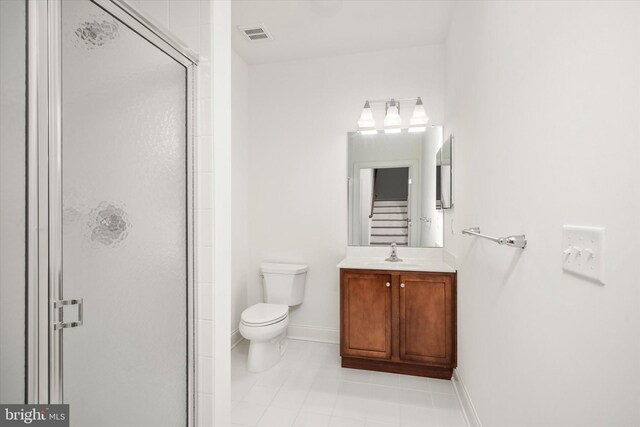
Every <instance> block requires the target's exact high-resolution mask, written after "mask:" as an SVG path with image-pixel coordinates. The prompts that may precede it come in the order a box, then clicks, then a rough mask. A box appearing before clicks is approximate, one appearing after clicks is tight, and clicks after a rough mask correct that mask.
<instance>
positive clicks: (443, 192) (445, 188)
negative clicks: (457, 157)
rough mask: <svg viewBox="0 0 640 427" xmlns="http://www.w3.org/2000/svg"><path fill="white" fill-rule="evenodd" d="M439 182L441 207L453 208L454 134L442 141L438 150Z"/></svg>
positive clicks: (438, 189)
mask: <svg viewBox="0 0 640 427" xmlns="http://www.w3.org/2000/svg"><path fill="white" fill-rule="evenodd" d="M437 161H438V166H437V173H438V183H437V189H436V191H437V195H436V198H437V200H438V204H439V207H440V208H442V209H451V208H452V207H453V135H449V137H448V138H447V139H446V140H445V141H444V142H443V143H442V147H441V148H440V150H438V156H437Z"/></svg>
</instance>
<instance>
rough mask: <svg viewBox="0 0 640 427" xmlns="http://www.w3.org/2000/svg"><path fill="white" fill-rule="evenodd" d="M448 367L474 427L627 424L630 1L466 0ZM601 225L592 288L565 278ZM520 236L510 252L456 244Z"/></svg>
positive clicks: (632, 147) (635, 51)
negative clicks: (453, 359) (454, 311)
mask: <svg viewBox="0 0 640 427" xmlns="http://www.w3.org/2000/svg"><path fill="white" fill-rule="evenodd" d="M447 78H448V81H447V98H446V114H445V116H446V119H447V120H446V123H445V134H446V135H448V134H449V132H453V134H454V135H455V137H456V147H455V163H456V164H455V168H456V189H455V191H456V206H455V210H454V212H450V213H449V214H448V215H447V216H448V218H447V220H446V221H445V230H447V229H449V225H450V223H449V220H451V219H452V218H453V219H454V229H455V234H450V233H447V232H446V231H445V237H446V241H445V247H446V248H447V249H448V250H449V251H451V252H453V253H454V254H455V255H457V263H458V268H459V277H458V284H459V288H458V316H459V320H458V340H459V353H458V354H459V368H458V369H459V372H460V374H461V376H462V378H463V380H464V382H465V383H466V386H467V388H468V390H469V393H470V396H471V398H472V399H473V402H474V404H475V407H476V409H477V412H478V414H479V417H480V419H481V421H482V423H483V424H484V425H485V426H491V427H500V426H505V427H514V426H558V427H560V426H562V427H572V426H580V427H586V426H616V427H625V426H629V427H631V426H637V425H640V409H639V408H640V405H639V401H640V393H639V384H640V372H639V371H640V349H639V342H640V341H639V339H638V337H639V336H640V286H639V279H638V278H639V277H640V270H639V267H638V266H639V265H640V264H639V263H638V261H637V253H638V242H639V241H640V233H639V230H640V228H638V218H639V217H640V215H639V214H640V197H639V196H640V125H639V123H640V121H639V120H638V114H639V112H640V4H638V3H633V2H628V3H622V2H620V3H614V2H610V3H599V2H585V3H583V2H566V3H565V2H562V3H561V2H477V3H473V2H469V3H464V4H460V5H459V6H458V7H457V9H456V11H455V13H454V18H453V23H452V26H451V29H450V34H449V37H448V43H447ZM563 224H580V225H593V226H604V227H606V228H607V231H606V242H607V254H606V271H607V280H606V285H604V286H602V285H599V284H597V283H593V282H589V281H585V280H583V279H580V278H578V277H575V276H571V275H568V274H564V273H563V272H562V269H561V250H562V248H561V227H562V225H563ZM471 226H480V227H481V228H482V230H483V231H485V232H487V233H490V234H500V235H501V234H507V233H514V234H515V233H526V235H527V239H528V241H529V245H528V246H527V248H526V249H525V250H524V251H520V250H517V249H512V248H508V247H500V246H497V245H496V244H494V243H492V242H488V241H480V240H477V239H474V238H471V237H469V236H462V235H461V234H460V230H461V229H462V228H464V227H471Z"/></svg>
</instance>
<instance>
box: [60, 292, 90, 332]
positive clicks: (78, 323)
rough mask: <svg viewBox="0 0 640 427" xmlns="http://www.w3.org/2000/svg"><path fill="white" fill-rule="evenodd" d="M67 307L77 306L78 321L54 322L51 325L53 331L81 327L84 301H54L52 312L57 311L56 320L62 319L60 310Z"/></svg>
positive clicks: (80, 299) (78, 299)
mask: <svg viewBox="0 0 640 427" xmlns="http://www.w3.org/2000/svg"><path fill="white" fill-rule="evenodd" d="M67 305H77V306H78V320H76V321H75V322H55V323H54V324H53V329H54V330H56V331H57V330H58V329H64V328H77V327H78V326H82V323H83V321H84V316H83V313H82V308H83V305H84V301H83V299H82V298H76V299H64V300H60V301H54V303H53V308H54V310H55V309H57V310H58V313H57V315H58V318H61V317H62V310H63V308H64V307H65V306H67Z"/></svg>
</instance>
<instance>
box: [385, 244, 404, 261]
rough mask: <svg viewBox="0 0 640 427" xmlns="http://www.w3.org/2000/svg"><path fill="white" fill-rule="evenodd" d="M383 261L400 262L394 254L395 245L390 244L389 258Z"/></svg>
mask: <svg viewBox="0 0 640 427" xmlns="http://www.w3.org/2000/svg"><path fill="white" fill-rule="evenodd" d="M385 261H389V262H400V261H402V260H401V259H400V258H398V254H397V253H396V244H395V243H392V244H391V256H390V257H389V258H387V259H385Z"/></svg>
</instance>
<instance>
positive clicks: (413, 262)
mask: <svg viewBox="0 0 640 427" xmlns="http://www.w3.org/2000/svg"><path fill="white" fill-rule="evenodd" d="M0 1H1V0H0ZM337 267H338V268H350V269H351V268H355V269H361V270H397V271H432V272H447V273H453V272H455V270H454V269H453V268H451V266H449V265H448V264H446V263H445V262H443V261H442V260H439V259H421V258H408V259H407V258H405V260H404V261H399V262H391V261H384V258H382V257H375V258H374V257H347V258H345V259H343V260H342V261H341V262H340V264H338V265H337Z"/></svg>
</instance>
